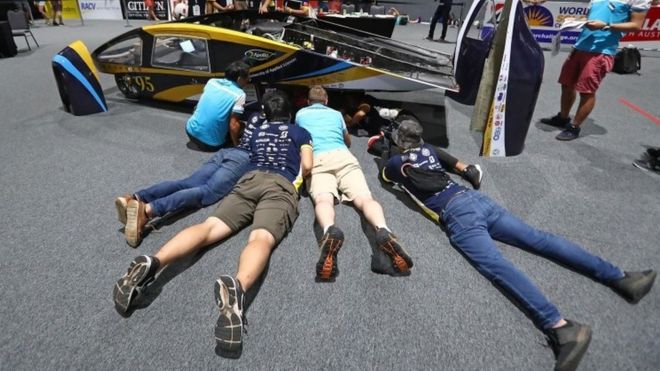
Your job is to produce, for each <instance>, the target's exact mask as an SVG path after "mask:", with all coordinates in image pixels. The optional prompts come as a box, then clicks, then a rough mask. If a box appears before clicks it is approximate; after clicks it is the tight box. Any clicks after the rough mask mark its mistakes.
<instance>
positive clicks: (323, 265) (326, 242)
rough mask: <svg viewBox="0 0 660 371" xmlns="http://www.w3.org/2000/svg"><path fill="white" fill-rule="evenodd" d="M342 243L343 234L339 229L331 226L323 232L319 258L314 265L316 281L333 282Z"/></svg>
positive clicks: (336, 272) (337, 270) (337, 271)
mask: <svg viewBox="0 0 660 371" xmlns="http://www.w3.org/2000/svg"><path fill="white" fill-rule="evenodd" d="M343 243H344V232H342V231H341V229H339V228H337V227H335V226H334V225H331V226H330V227H328V231H327V232H325V234H324V235H323V238H322V239H321V243H320V244H319V246H320V247H321V256H320V257H319V261H318V262H317V263H316V280H317V281H334V280H335V277H337V274H339V269H338V268H337V253H338V252H339V249H341V246H342V244H343Z"/></svg>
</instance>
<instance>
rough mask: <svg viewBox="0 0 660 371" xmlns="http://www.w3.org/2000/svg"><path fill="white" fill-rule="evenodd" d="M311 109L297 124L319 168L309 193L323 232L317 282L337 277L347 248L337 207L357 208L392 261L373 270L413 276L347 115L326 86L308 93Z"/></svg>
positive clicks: (301, 113)
mask: <svg viewBox="0 0 660 371" xmlns="http://www.w3.org/2000/svg"><path fill="white" fill-rule="evenodd" d="M308 102H309V106H308V107H305V108H303V109H301V110H300V111H298V113H297V114H296V124H297V125H298V126H300V127H302V128H303V129H306V130H307V131H309V133H310V134H311V135H312V142H313V143H314V166H313V167H312V175H311V177H310V180H309V182H308V184H307V191H308V192H309V195H310V197H311V198H312V199H313V200H314V212H315V214H316V221H317V222H318V223H319V225H320V226H321V228H322V229H323V237H322V238H321V242H320V245H321V246H320V247H321V256H320V257H319V260H318V262H317V263H316V279H317V280H318V281H332V280H334V279H335V277H336V276H337V273H338V268H337V253H338V252H339V249H340V248H341V246H342V244H343V243H344V232H342V230H341V229H339V227H337V226H335V210H334V207H335V201H340V200H341V201H345V202H352V203H353V206H355V208H356V209H358V210H360V211H361V212H362V213H363V214H364V217H365V218H366V219H367V221H368V222H369V224H371V225H372V226H373V227H374V229H375V230H376V243H377V244H378V248H379V249H380V250H381V251H382V252H383V253H384V254H385V255H386V256H387V257H389V262H388V266H386V267H382V266H379V265H378V262H379V260H378V258H377V257H376V256H374V259H372V266H371V269H372V270H373V271H374V272H376V273H386V274H391V275H402V274H403V275H407V274H410V268H412V266H413V262H412V259H411V258H410V256H408V254H407V253H406V252H405V251H404V250H403V248H402V247H401V245H399V243H398V242H397V241H396V237H395V236H394V234H392V232H390V230H389V228H388V227H387V225H386V223H385V216H384V215H383V208H382V207H381V206H380V204H379V203H378V202H377V201H376V200H374V199H373V198H372V196H371V191H370V190H369V186H368V185H367V180H366V179H365V177H364V173H363V172H362V168H361V167H360V164H359V162H358V160H357V159H356V158H355V156H353V154H352V153H351V151H349V149H348V146H350V145H351V137H350V136H349V135H348V131H347V130H346V123H345V122H344V118H343V116H342V114H341V113H340V112H338V111H335V110H333V109H332V108H330V107H328V106H327V104H328V94H327V92H326V91H325V89H323V87H322V86H319V85H317V86H312V87H311V88H310V89H309V96H308Z"/></svg>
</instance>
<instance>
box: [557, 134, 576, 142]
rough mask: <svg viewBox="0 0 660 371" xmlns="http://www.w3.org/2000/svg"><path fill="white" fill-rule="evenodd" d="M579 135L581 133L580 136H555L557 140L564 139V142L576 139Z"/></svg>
mask: <svg viewBox="0 0 660 371" xmlns="http://www.w3.org/2000/svg"><path fill="white" fill-rule="evenodd" d="M579 137H580V136H579V135H578V136H575V137H560V136H559V135H557V136H556V137H555V139H557V140H561V141H564V142H568V141H571V140H575V139H577V138H579Z"/></svg>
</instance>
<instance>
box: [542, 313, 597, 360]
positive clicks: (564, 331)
mask: <svg viewBox="0 0 660 371" xmlns="http://www.w3.org/2000/svg"><path fill="white" fill-rule="evenodd" d="M566 322H567V324H566V325H564V326H562V327H559V328H555V329H550V330H547V331H546V335H547V337H548V344H550V347H551V348H552V351H553V352H554V353H555V358H556V359H557V362H556V363H555V371H572V370H575V369H577V367H578V364H579V363H580V361H581V360H582V357H583V356H584V353H585V352H586V351H587V348H588V347H589V342H590V341H591V327H589V326H587V325H583V324H580V323H577V322H573V321H569V320H566Z"/></svg>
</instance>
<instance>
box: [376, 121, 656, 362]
mask: <svg viewBox="0 0 660 371" xmlns="http://www.w3.org/2000/svg"><path fill="white" fill-rule="evenodd" d="M422 134H423V130H422V127H421V125H420V124H419V123H418V122H417V121H415V120H414V119H409V120H404V121H402V122H401V124H400V125H399V127H398V128H397V129H396V130H395V131H394V132H393V133H392V140H393V142H394V143H395V144H396V146H397V147H398V148H399V149H400V150H401V151H402V153H400V154H394V155H390V152H389V151H385V152H384V153H383V154H382V156H381V160H382V161H381V164H380V169H379V172H380V177H381V179H382V180H383V181H384V182H387V183H397V184H398V185H399V186H400V187H402V188H403V189H404V190H405V191H406V192H407V193H408V194H409V195H410V196H411V197H412V199H413V200H414V201H415V202H416V203H417V204H418V205H419V206H420V207H421V208H422V209H423V210H424V211H425V212H426V213H427V214H428V215H429V216H430V217H431V218H433V219H434V220H435V221H436V222H438V223H440V224H441V225H443V226H444V229H445V232H446V233H447V236H448V237H449V241H450V243H451V244H452V246H454V248H456V249H457V250H458V251H459V252H461V253H462V255H464V256H465V257H466V258H467V259H468V260H469V261H470V263H471V264H472V265H473V266H474V267H475V268H476V269H477V270H478V271H479V273H481V274H482V275H483V276H484V277H485V278H486V279H488V280H489V281H491V282H492V283H493V284H497V286H499V287H500V288H501V289H503V290H504V292H505V293H506V294H507V295H508V296H509V297H511V298H513V299H514V300H515V301H516V302H517V303H519V304H520V305H521V307H522V308H523V309H524V310H525V312H527V314H528V315H529V316H530V317H531V318H532V320H533V322H534V324H535V325H536V326H537V327H538V328H539V329H540V330H541V331H543V332H544V333H545V335H546V336H547V338H548V342H549V344H550V346H551V348H552V349H553V351H554V354H555V357H556V368H555V369H556V370H574V369H575V368H577V366H578V364H579V362H580V360H581V359H582V357H583V356H584V353H585V352H586V350H587V347H588V346H589V342H590V340H591V328H590V327H589V326H587V325H583V324H580V323H578V322H575V321H572V320H567V319H565V318H564V317H563V316H562V315H561V314H560V313H559V310H558V309H557V308H556V307H555V305H554V304H552V303H551V302H550V301H549V300H548V299H547V298H546V297H545V296H544V295H543V293H542V292H541V291H540V290H539V289H538V288H537V287H536V286H535V285H534V283H532V281H531V280H530V279H529V278H527V276H526V275H524V274H523V273H522V272H520V271H519V270H518V269H517V268H516V267H515V266H514V265H513V264H512V263H511V262H509V261H508V260H507V259H506V258H505V257H504V256H503V255H502V254H501V253H500V251H499V250H498V249H497V245H496V244H495V242H494V241H493V240H497V241H500V242H503V243H506V244H509V245H512V246H515V247H518V248H521V249H524V250H527V251H530V252H533V253H534V254H537V255H539V256H542V257H545V258H548V259H551V260H553V261H555V262H558V263H560V264H562V265H564V266H566V267H568V268H571V269H573V270H575V271H576V272H579V273H581V274H583V275H585V276H587V277H589V278H591V279H593V280H595V281H597V282H600V283H602V284H603V285H605V286H608V287H610V288H611V289H612V290H614V292H616V293H617V294H619V295H620V296H621V297H623V298H624V299H625V300H627V301H628V302H630V303H637V302H639V300H641V299H642V298H643V297H644V296H645V295H646V294H647V293H648V292H649V291H650V290H651V287H652V286H653V283H654V281H655V278H656V272H655V271H653V270H646V271H643V272H624V271H622V270H621V269H619V268H618V267H616V266H615V265H613V264H612V263H609V262H607V261H605V260H603V259H602V258H600V257H598V256H595V255H593V254H591V253H589V252H588V251H586V250H584V249H583V248H582V247H580V246H578V245H577V244H575V243H573V242H571V241H568V240H566V239H564V238H562V237H560V236H557V235H554V234H551V233H548V232H545V231H541V230H539V229H536V228H534V227H532V226H530V225H528V224H527V223H525V222H524V221H522V220H521V219H519V218H517V217H516V216H514V215H512V214H511V213H510V212H509V211H507V210H506V209H504V208H503V207H501V206H500V205H498V204H496V203H495V202H494V201H492V200H491V199H490V198H488V197H487V196H486V195H484V194H483V193H480V192H478V191H473V190H469V189H467V188H465V187H463V186H461V185H459V184H457V183H455V182H454V181H453V180H452V179H451V178H450V176H449V175H448V174H447V172H446V170H445V168H444V167H443V165H442V164H441V161H440V157H439V155H438V153H437V152H436V150H435V149H434V147H432V146H430V145H427V144H425V143H424V141H423V140H422Z"/></svg>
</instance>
